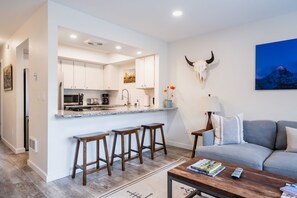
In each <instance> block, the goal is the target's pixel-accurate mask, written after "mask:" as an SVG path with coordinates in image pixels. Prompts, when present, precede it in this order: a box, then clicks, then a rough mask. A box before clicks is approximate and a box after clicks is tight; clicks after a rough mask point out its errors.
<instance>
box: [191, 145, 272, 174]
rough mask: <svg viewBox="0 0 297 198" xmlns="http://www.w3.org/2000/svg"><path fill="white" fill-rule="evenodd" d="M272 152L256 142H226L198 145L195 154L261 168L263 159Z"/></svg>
mask: <svg viewBox="0 0 297 198" xmlns="http://www.w3.org/2000/svg"><path fill="white" fill-rule="evenodd" d="M271 153H272V150H270V149H269V148H266V147H263V146H259V145H256V144H249V143H245V144H228V145H220V146H201V147H198V149H197V151H196V154H197V155H199V156H203V157H205V158H212V159H215V160H221V161H226V162H230V163H234V164H238V165H243V166H249V167H251V168H255V169H259V170H262V168H263V162H264V160H265V159H266V158H267V157H268V156H269V155H270V154H271Z"/></svg>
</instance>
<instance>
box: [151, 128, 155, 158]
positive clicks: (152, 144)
mask: <svg viewBox="0 0 297 198" xmlns="http://www.w3.org/2000/svg"><path fill="white" fill-rule="evenodd" d="M150 136H151V137H150V139H151V159H152V160H154V152H155V151H154V135H153V130H152V129H150Z"/></svg>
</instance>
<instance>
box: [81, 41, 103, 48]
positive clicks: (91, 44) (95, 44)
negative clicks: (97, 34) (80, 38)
mask: <svg viewBox="0 0 297 198" xmlns="http://www.w3.org/2000/svg"><path fill="white" fill-rule="evenodd" d="M84 43H85V44H87V45H90V46H94V47H96V46H101V45H103V43H101V42H98V41H92V40H86V41H85V42H84Z"/></svg>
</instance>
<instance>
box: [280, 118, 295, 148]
mask: <svg viewBox="0 0 297 198" xmlns="http://www.w3.org/2000/svg"><path fill="white" fill-rule="evenodd" d="M286 127H292V128H297V122H294V121H278V122H277V137H276V143H275V148H276V149H277V150H284V149H286V148H287V134H286Z"/></svg>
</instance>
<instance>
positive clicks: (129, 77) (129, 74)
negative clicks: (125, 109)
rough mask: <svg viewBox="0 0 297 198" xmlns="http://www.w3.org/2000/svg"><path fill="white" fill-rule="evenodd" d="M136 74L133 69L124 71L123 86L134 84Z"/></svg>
mask: <svg viewBox="0 0 297 198" xmlns="http://www.w3.org/2000/svg"><path fill="white" fill-rule="evenodd" d="M135 79H136V73H135V69H127V70H125V71H124V78H123V80H124V84H126V83H135Z"/></svg>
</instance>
